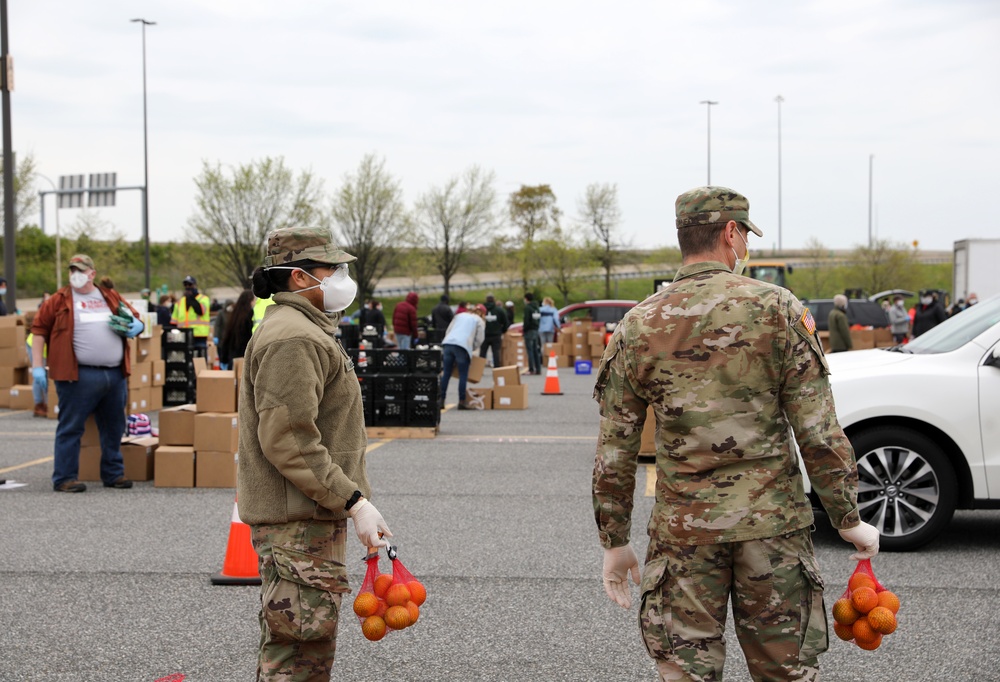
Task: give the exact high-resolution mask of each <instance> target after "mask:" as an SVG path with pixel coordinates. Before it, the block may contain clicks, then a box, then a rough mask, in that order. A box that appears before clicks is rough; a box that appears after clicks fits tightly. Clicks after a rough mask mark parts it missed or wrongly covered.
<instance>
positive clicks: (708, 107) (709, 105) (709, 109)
mask: <svg viewBox="0 0 1000 682" xmlns="http://www.w3.org/2000/svg"><path fill="white" fill-rule="evenodd" d="M699 104H704V105H706V106H705V110H706V111H707V112H708V183H707V184H709V185H711V184H712V106H713V105H715V104H718V102H713V101H712V100H709V99H703V100H702V101H701V102H700V103H699Z"/></svg>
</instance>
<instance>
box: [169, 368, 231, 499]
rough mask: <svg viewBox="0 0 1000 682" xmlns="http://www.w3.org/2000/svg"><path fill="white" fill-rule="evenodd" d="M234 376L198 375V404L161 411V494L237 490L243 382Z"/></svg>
mask: <svg viewBox="0 0 1000 682" xmlns="http://www.w3.org/2000/svg"><path fill="white" fill-rule="evenodd" d="M236 376H237V375H236V372H235V371H234V370H206V369H202V370H200V371H199V372H198V378H197V382H198V388H197V395H198V402H197V403H196V404H194V405H190V404H189V405H179V406H177V407H171V408H167V409H163V410H161V411H160V447H159V449H158V450H157V451H156V472H155V473H156V475H155V479H154V480H155V485H156V487H158V488H194V487H198V488H233V487H235V486H236V449H237V446H238V441H239V425H238V419H237V414H236V400H237V381H236Z"/></svg>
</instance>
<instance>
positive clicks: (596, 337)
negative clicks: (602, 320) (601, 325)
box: [587, 332, 604, 348]
mask: <svg viewBox="0 0 1000 682" xmlns="http://www.w3.org/2000/svg"><path fill="white" fill-rule="evenodd" d="M587 343H589V344H590V345H591V346H600V347H601V348H603V347H604V332H590V333H588V334H587Z"/></svg>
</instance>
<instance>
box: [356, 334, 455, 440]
mask: <svg viewBox="0 0 1000 682" xmlns="http://www.w3.org/2000/svg"><path fill="white" fill-rule="evenodd" d="M366 345H367V344H366ZM348 353H349V354H350V355H351V358H352V359H353V361H354V371H355V373H356V374H357V376H358V381H359V382H360V384H361V399H362V401H363V403H364V407H365V425H366V426H409V427H436V426H437V425H438V424H439V423H440V421H441V404H440V383H439V382H440V376H441V364H442V357H441V349H440V348H439V347H438V348H417V349H413V350H398V349H394V348H351V349H348Z"/></svg>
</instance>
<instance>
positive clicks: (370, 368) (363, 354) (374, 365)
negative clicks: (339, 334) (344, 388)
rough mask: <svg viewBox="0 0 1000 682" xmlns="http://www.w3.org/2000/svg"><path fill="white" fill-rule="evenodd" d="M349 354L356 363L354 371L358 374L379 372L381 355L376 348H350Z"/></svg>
mask: <svg viewBox="0 0 1000 682" xmlns="http://www.w3.org/2000/svg"><path fill="white" fill-rule="evenodd" d="M347 354H348V355H349V356H350V357H351V362H353V363H354V373H355V374H357V375H358V376H364V375H371V374H377V373H378V362H379V356H378V354H377V353H376V352H375V351H374V350H367V349H366V350H361V349H360V348H348V349H347Z"/></svg>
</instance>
